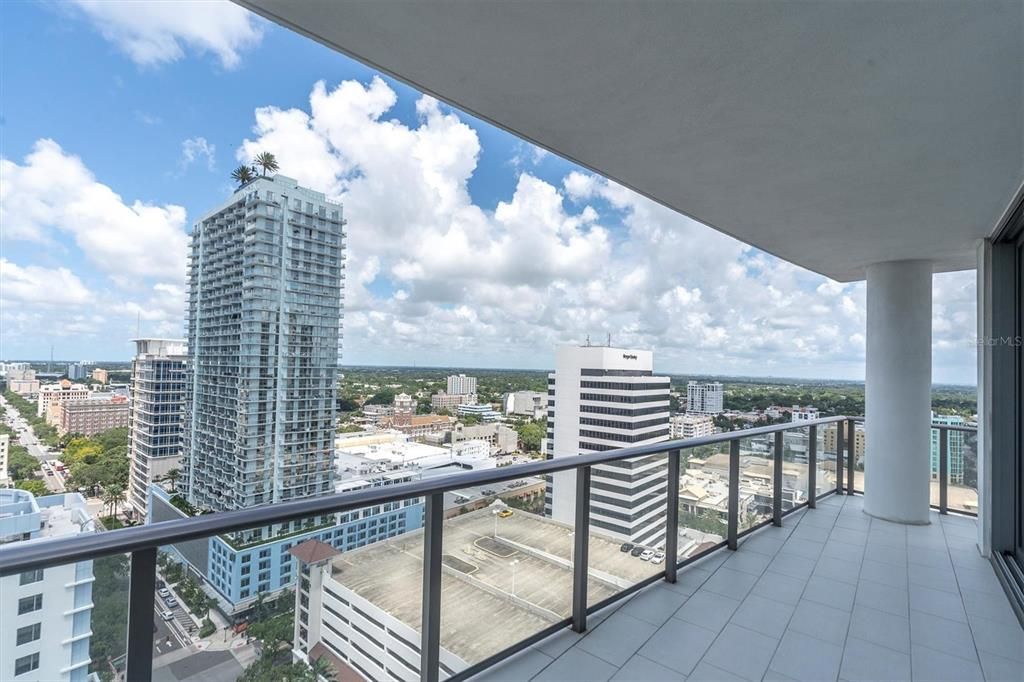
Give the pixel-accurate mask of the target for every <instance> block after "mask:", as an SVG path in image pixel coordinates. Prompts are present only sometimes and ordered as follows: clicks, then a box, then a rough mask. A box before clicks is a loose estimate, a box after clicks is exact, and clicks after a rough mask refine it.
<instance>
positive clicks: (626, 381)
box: [545, 346, 670, 545]
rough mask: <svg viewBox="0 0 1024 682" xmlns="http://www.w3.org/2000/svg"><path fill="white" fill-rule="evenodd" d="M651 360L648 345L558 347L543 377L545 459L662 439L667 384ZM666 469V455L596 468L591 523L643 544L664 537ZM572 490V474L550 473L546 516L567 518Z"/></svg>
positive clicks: (666, 430) (570, 514)
mask: <svg viewBox="0 0 1024 682" xmlns="http://www.w3.org/2000/svg"><path fill="white" fill-rule="evenodd" d="M653 366H654V365H653V354H652V353H651V351H647V350H627V349H624V348H610V347H604V346H583V347H579V346H563V347H561V348H559V349H558V351H557V355H556V359H555V371H554V373H552V374H550V375H548V448H549V450H548V453H547V456H548V458H549V459H551V458H557V457H574V456H576V455H580V454H584V453H588V452H599V451H603V450H614V449H617V448H624V447H630V446H634V445H644V444H647V443H656V442H658V441H663V440H667V439H668V438H669V383H670V382H669V378H668V377H664V376H654V372H653ZM667 473H668V468H667V460H666V458H665V457H664V456H663V455H658V456H653V457H643V458H639V459H634V460H629V461H624V462H615V463H613V464H606V465H600V466H596V467H594V468H593V471H592V490H591V498H590V503H591V507H590V509H591V515H590V525H591V529H592V530H593V531H595V532H600V533H603V534H605V535H611V536H613V537H615V538H621V539H626V540H630V541H632V542H638V543H642V544H646V545H659V544H661V543H663V542H664V540H665V495H666V494H667V492H668V488H667V486H668V478H667ZM575 492H576V478H575V473H574V472H572V471H565V472H558V473H556V474H554V475H552V477H551V479H550V481H549V483H548V494H547V498H546V500H545V507H546V511H547V513H548V515H550V516H551V517H552V518H554V519H555V520H557V521H563V522H566V523H572V522H573V520H574V518H575V499H576V494H575Z"/></svg>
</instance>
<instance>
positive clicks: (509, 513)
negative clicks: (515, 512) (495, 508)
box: [498, 509, 512, 519]
mask: <svg viewBox="0 0 1024 682" xmlns="http://www.w3.org/2000/svg"><path fill="white" fill-rule="evenodd" d="M510 516H512V510H511V509H502V510H501V511H500V512H498V517H499V518H502V519H507V518H508V517H510Z"/></svg>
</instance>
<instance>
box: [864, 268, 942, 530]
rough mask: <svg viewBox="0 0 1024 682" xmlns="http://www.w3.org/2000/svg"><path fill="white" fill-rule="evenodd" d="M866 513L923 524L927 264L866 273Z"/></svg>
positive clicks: (927, 447) (928, 378) (928, 365)
mask: <svg viewBox="0 0 1024 682" xmlns="http://www.w3.org/2000/svg"><path fill="white" fill-rule="evenodd" d="M867 280H868V281H867V371H866V379H865V417H866V423H865V439H866V448H865V454H864V511H866V512H867V513H868V514H870V515H872V516H875V517H878V518H881V519H886V520H888V521H896V522H899V523H915V524H925V523H928V506H929V492H930V489H929V478H930V468H931V463H930V453H931V426H930V425H931V387H932V267H931V263H929V262H928V261H891V262H886V263H876V264H874V265H870V266H868V268H867Z"/></svg>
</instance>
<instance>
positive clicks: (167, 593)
mask: <svg viewBox="0 0 1024 682" xmlns="http://www.w3.org/2000/svg"><path fill="white" fill-rule="evenodd" d="M156 593H157V594H159V595H160V596H161V597H163V598H164V599H166V598H167V597H170V596H171V591H170V590H168V589H167V588H164V589H162V590H157V591H156Z"/></svg>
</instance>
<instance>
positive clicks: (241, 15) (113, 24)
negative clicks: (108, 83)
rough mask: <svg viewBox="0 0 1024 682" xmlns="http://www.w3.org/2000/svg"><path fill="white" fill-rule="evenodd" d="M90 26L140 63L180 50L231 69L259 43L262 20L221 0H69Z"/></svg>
mask: <svg viewBox="0 0 1024 682" xmlns="http://www.w3.org/2000/svg"><path fill="white" fill-rule="evenodd" d="M73 2H74V5H75V6H77V7H78V8H79V9H80V10H81V12H82V13H84V14H85V16H86V17H87V18H88V19H89V21H90V23H92V25H93V27H94V28H95V29H96V30H97V31H99V32H100V34H101V35H102V36H103V37H104V38H105V39H106V40H108V41H109V42H111V43H112V44H113V45H114V46H116V47H117V49H119V50H121V51H122V52H124V53H125V54H126V55H128V57H130V58H131V60H132V61H134V62H135V63H136V64H139V65H140V66H156V65H159V64H163V63H166V62H173V61H177V60H179V59H181V58H182V57H184V56H185V53H186V51H189V50H191V51H193V52H196V53H200V54H205V53H210V54H213V55H215V56H216V57H217V58H218V59H219V60H220V64H221V66H223V67H224V68H225V69H233V68H235V67H237V66H238V65H239V63H240V62H241V58H242V53H243V52H244V51H245V50H248V49H251V48H252V47H255V46H256V45H258V44H259V42H260V41H261V40H262V38H263V24H262V22H261V21H260V20H259V19H258V18H257V17H256V15H254V14H252V13H251V12H249V11H248V10H245V9H243V8H241V7H239V6H238V5H235V4H233V3H231V2H228V1H227V0H147V1H146V2H139V1H138V0H73Z"/></svg>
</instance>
